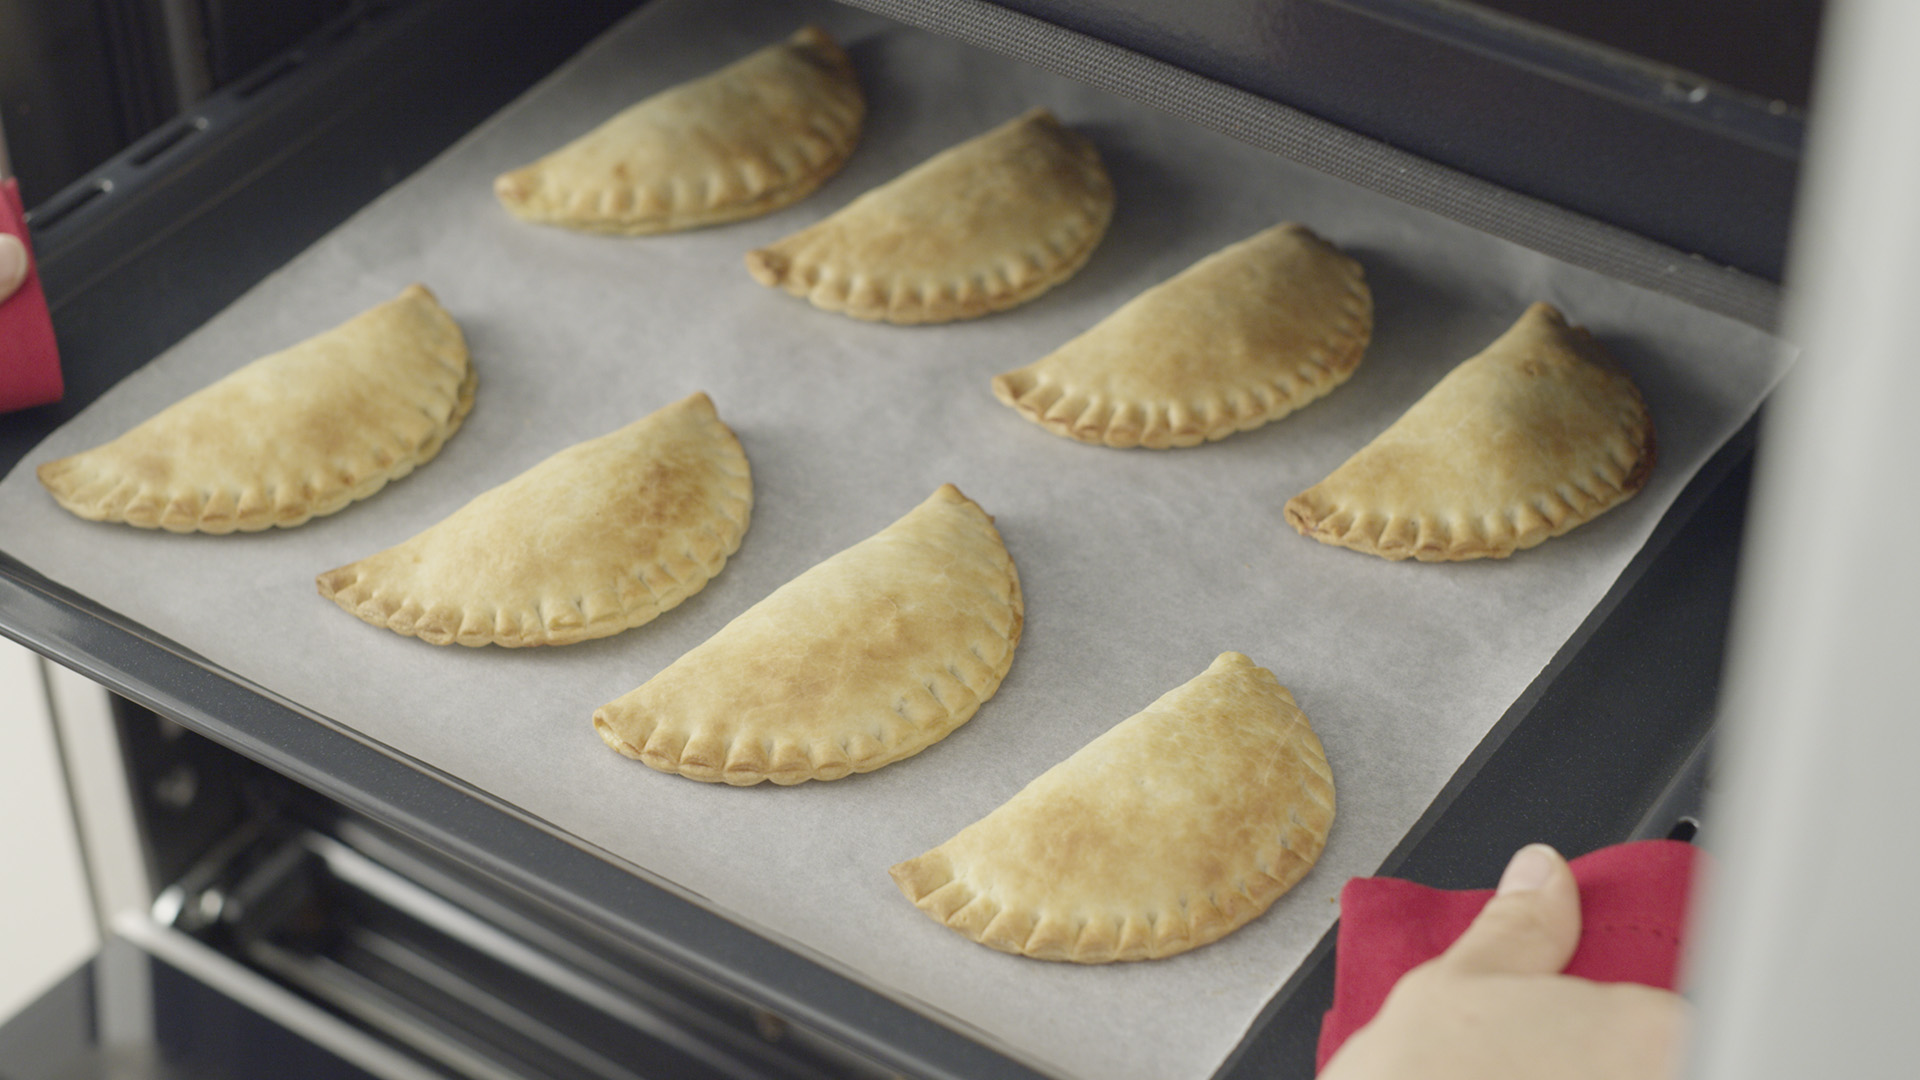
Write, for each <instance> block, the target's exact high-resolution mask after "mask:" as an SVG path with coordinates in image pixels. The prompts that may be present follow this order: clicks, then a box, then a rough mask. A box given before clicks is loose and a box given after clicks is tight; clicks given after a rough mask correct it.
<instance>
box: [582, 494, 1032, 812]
mask: <svg viewBox="0 0 1920 1080" xmlns="http://www.w3.org/2000/svg"><path fill="white" fill-rule="evenodd" d="M932 498H938V499H942V500H944V501H947V502H960V503H965V504H966V505H967V506H969V507H971V508H972V510H973V511H974V512H975V513H977V514H978V515H979V517H980V524H981V526H982V527H983V528H984V529H985V530H986V533H987V535H988V536H990V537H991V538H992V539H993V541H994V545H995V550H996V551H998V553H999V556H1000V562H1002V563H1003V564H1004V566H1005V570H1006V575H1007V586H1008V595H1007V599H1006V602H1005V607H1004V610H1003V612H1002V614H1003V615H1004V616H1005V619H1006V628H1005V629H1004V630H1002V629H1001V628H999V627H998V626H996V625H994V623H993V622H992V621H990V620H984V624H985V626H986V629H987V631H988V635H986V636H992V637H997V638H1000V639H1002V640H1004V641H1005V642H1006V648H1005V650H1004V651H1003V652H1002V654H1001V656H1000V659H999V661H998V662H997V663H994V662H989V661H988V660H987V659H986V658H985V657H982V656H981V655H980V654H979V652H978V650H977V649H976V650H974V652H973V657H974V659H976V660H978V661H979V662H980V664H981V666H982V667H983V668H984V669H985V670H986V671H987V672H988V674H987V676H986V677H984V678H982V677H980V676H978V675H977V674H976V675H975V677H973V678H968V676H967V674H966V672H965V670H964V669H963V668H961V667H960V666H959V665H955V664H953V663H952V662H951V661H949V663H948V665H947V666H946V667H945V668H944V669H941V670H940V671H939V672H938V673H937V674H943V675H945V676H946V677H947V678H949V679H951V680H953V682H955V683H957V684H958V685H959V686H961V687H963V688H965V689H966V691H967V694H966V696H965V697H964V698H959V699H958V700H956V702H955V703H954V704H948V702H947V701H946V700H945V699H943V698H942V697H941V696H940V695H939V694H938V693H935V692H933V685H935V682H936V675H935V674H934V673H923V674H925V675H926V678H927V679H928V680H929V686H928V694H927V698H926V699H925V700H924V701H921V702H919V704H920V705H922V706H924V705H925V701H932V702H933V703H934V704H935V705H936V706H937V707H938V708H937V710H927V713H926V715H924V716H922V717H920V718H916V717H915V716H912V715H909V711H908V707H907V706H906V705H903V704H898V703H896V705H895V708H894V712H895V713H896V714H897V715H898V717H899V719H900V721H901V724H900V726H897V727H893V728H889V729H887V730H885V731H883V733H882V734H883V735H885V736H887V741H882V740H880V739H875V738H873V737H872V736H870V735H867V734H865V733H862V732H856V733H854V734H852V735H849V736H848V737H847V738H846V739H845V740H843V741H842V742H841V744H840V745H839V746H837V747H830V748H829V750H837V751H838V752H837V753H831V754H828V755H825V756H816V754H815V753H814V747H813V746H811V745H808V746H801V745H799V744H797V743H795V742H792V741H788V742H785V743H781V744H779V745H776V746H772V747H768V746H766V745H763V744H761V743H759V742H753V741H748V740H744V739H737V738H729V739H728V740H726V741H725V742H722V743H717V744H714V745H711V746H702V747H701V748H699V750H698V751H697V756H694V755H690V754H689V752H688V751H689V747H690V746H691V745H692V740H691V739H689V740H688V741H687V742H676V739H677V738H678V733H677V732H671V731H669V730H668V729H666V728H664V727H660V726H655V727H654V728H652V729H651V730H650V731H649V732H648V733H647V737H646V738H644V739H643V740H641V741H640V743H639V745H635V744H634V742H633V741H631V740H628V739H626V738H624V737H622V736H621V735H620V734H619V732H617V731H616V730H614V725H613V721H612V719H611V718H610V712H609V710H611V709H614V708H615V707H617V706H618V704H619V703H618V702H617V701H616V702H611V703H609V704H607V705H603V706H601V707H600V708H598V709H595V710H594V713H593V729H594V731H596V732H598V733H599V735H600V738H601V740H602V741H604V742H605V743H606V744H607V746H608V747H610V748H612V749H613V750H615V751H617V752H619V753H620V754H621V755H623V756H625V757H629V758H632V759H634V760H635V761H639V762H642V763H644V764H646V765H647V766H648V767H650V768H653V769H656V770H658V771H660V772H664V773H675V774H678V775H680V776H684V777H686V778H687V779H689V780H700V781H703V782H706V783H724V784H727V785H730V786H733V787H750V786H752V785H754V784H758V783H761V782H763V781H769V780H770V781H772V782H773V783H775V784H777V785H779V786H781V787H790V786H792V785H795V784H800V783H804V782H806V781H808V780H839V779H842V778H844V777H846V776H848V775H850V774H853V773H865V772H872V771H873V770H875V769H878V768H881V767H882V766H885V765H891V764H893V763H894V762H896V761H902V760H905V759H906V758H910V757H912V756H914V755H915V754H918V753H919V752H920V751H922V750H925V749H926V748H927V747H929V746H932V745H933V744H935V743H937V742H939V741H941V740H942V739H944V738H946V737H947V736H948V735H950V734H952V733H953V732H954V731H956V730H958V729H959V727H960V726H961V725H962V724H965V723H966V722H967V721H968V720H971V719H972V718H973V716H974V714H975V713H977V712H978V711H979V710H980V706H981V705H983V704H985V703H986V702H987V701H988V700H990V699H991V698H992V697H993V695H994V694H995V693H997V692H998V691H999V689H1000V684H1001V683H1002V682H1003V681H1004V680H1005V679H1006V677H1007V672H1008V671H1010V670H1012V668H1013V654H1014V652H1015V651H1016V649H1017V648H1018V646H1019V644H1020V635H1021V632H1022V630H1023V628H1024V627H1025V625H1026V599H1025V596H1024V594H1023V593H1022V592H1021V590H1020V571H1019V568H1018V567H1016V566H1015V565H1014V562H1013V556H1012V555H1011V554H1010V553H1009V552H1008V551H1007V548H1006V541H1005V540H1004V539H1003V538H1002V537H1001V536H1000V531H999V530H998V529H996V528H995V527H994V524H993V515H991V514H988V513H987V512H986V511H985V510H983V509H981V508H980V505H979V504H978V503H976V502H974V501H973V500H972V499H969V498H967V497H966V496H965V495H964V494H962V493H961V492H960V489H959V488H957V487H955V486H954V485H952V484H942V485H941V486H940V488H939V489H938V490H936V491H935V492H934V494H933V496H932ZM803 573H804V572H803ZM749 610H751V609H749ZM902 730H905V731H911V732H912V733H913V737H912V738H897V736H899V735H900V733H901V731H902Z"/></svg>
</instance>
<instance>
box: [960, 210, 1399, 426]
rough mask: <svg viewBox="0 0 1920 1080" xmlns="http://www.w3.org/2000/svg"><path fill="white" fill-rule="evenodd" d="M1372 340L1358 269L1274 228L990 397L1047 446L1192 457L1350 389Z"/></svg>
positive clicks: (1300, 231) (1195, 268)
mask: <svg viewBox="0 0 1920 1080" xmlns="http://www.w3.org/2000/svg"><path fill="white" fill-rule="evenodd" d="M1372 334H1373V296H1372V294H1371V293H1370V292H1369V291H1368V290H1367V283H1366V279H1365V277H1364V275H1363V274H1362V273H1361V270H1360V264H1359V263H1357V262H1355V261H1354V260H1352V259H1350V258H1348V257H1346V256H1345V255H1342V254H1341V253H1340V251H1339V249H1338V248H1335V247H1334V246H1333V245H1332V244H1329V243H1327V242H1326V241H1325V240H1322V239H1320V238H1319V237H1318V236H1315V235H1314V234H1313V233H1312V232H1311V231H1310V230H1308V229H1307V228H1306V227H1305V226H1302V225H1295V224H1292V223H1288V224H1284V225H1276V226H1274V227H1273V228H1271V229H1268V230H1266V231H1265V232H1261V233H1258V234H1256V235H1254V236H1252V237H1250V238H1248V239H1246V240H1242V241H1240V242H1239V243H1237V244H1234V245H1232V246H1230V247H1227V248H1225V249H1223V250H1221V251H1218V252H1215V253H1214V254H1212V255H1209V256H1207V257H1206V258H1204V259H1202V260H1200V261H1199V262H1197V263H1195V264H1193V265H1192V266H1190V267H1188V268H1187V269H1186V270H1184V271H1182V272H1181V273H1180V274H1178V275H1177V276H1175V277H1173V278H1171V279H1169V280H1167V281H1164V282H1162V283H1160V284H1159V285H1156V286H1154V287H1153V288H1151V289H1148V290H1147V291H1146V292H1143V293H1141V294H1140V295H1139V296H1136V297H1134V298H1133V299H1132V300H1130V301H1128V302H1127V303H1126V305H1125V306H1123V307H1121V308H1120V310H1118V311H1116V312H1114V313H1113V314H1112V315H1109V316H1107V317H1106V318H1105V319H1102V320H1101V321H1100V322H1099V323H1098V324H1096V325H1095V326H1094V327H1093V329H1091V330H1088V331H1087V332H1086V333H1084V334H1081V335H1080V336H1079V337H1077V338H1074V339H1073V340H1072V341H1069V342H1067V343H1066V344H1065V345H1062V346H1061V347H1060V348H1059V349H1056V350H1055V351H1054V352H1053V353H1052V354H1050V355H1048V356H1046V357H1044V358H1043V359H1040V360H1037V361H1035V362H1034V363H1031V364H1028V365H1027V366H1026V367H1023V368H1020V369H1019V370H1017V371H1010V372H1007V373H1006V374H1004V375H999V376H995V378H994V380H993V393H994V396H996V397H998V398H999V399H1000V400H1001V401H1004V402H1006V403H1007V404H1008V405H1011V406H1013V407H1014V408H1015V409H1017V410H1019V412H1020V415H1021V416H1024V417H1026V418H1027V419H1029V420H1031V421H1033V422H1034V423H1036V424H1039V425H1040V426H1041V427H1043V428H1046V429H1047V430H1048V431H1051V432H1053V433H1054V434H1056V435H1065V436H1067V437H1068V438H1071V439H1078V440H1080V441H1081V442H1087V443H1104V444H1105V445H1107V446H1119V447H1128V446H1146V447H1151V448H1152V449H1155V450H1164V449H1166V448H1167V447H1170V446H1198V445H1200V444H1201V443H1202V442H1211V441H1213V440H1216V439H1224V438H1226V437H1227V436H1228V435H1231V434H1233V433H1234V432H1236V431H1246V430H1249V429H1251V428H1256V427H1259V426H1260V425H1261V424H1264V423H1266V422H1267V421H1269V420H1278V419H1280V418H1281V417H1283V416H1285V415H1287V414H1288V413H1290V412H1292V411H1293V410H1295V409H1297V408H1299V407H1301V406H1302V405H1305V404H1307V403H1308V402H1311V401H1313V400H1314V399H1316V398H1319V397H1321V396H1322V395H1324V394H1326V393H1327V392H1328V391H1330V390H1332V389H1333V388H1334V387H1336V386H1339V385H1340V384H1341V383H1343V382H1345V381H1347V377H1348V376H1349V375H1352V374H1353V369H1354V368H1355V367H1357V366H1359V363H1360V355H1361V354H1362V353H1363V352H1365V351H1366V348H1367V340H1368V339H1369V338H1370V337H1371V336H1372Z"/></svg>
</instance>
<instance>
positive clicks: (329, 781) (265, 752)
mask: <svg viewBox="0 0 1920 1080" xmlns="http://www.w3.org/2000/svg"><path fill="white" fill-rule="evenodd" d="M822 318H825V317H824V316H822ZM21 577H22V579H23V580H29V577H28V575H25V574H23V575H21ZM98 664H99V660H98V658H97V657H95V658H93V661H92V665H91V666H98ZM216 677H217V676H216ZM172 704H174V706H175V708H177V709H179V710H180V711H182V712H185V713H193V712H196V711H199V709H198V708H196V707H195V706H194V705H191V704H186V705H183V703H181V702H173V703H172ZM276 737H277V738H278V739H280V740H282V741H284V738H285V737H284V735H276ZM254 750H255V751H256V752H257V753H261V754H262V756H267V757H269V758H273V757H277V756H280V755H279V754H277V753H276V752H275V750H274V749H273V748H264V749H263V748H262V747H260V746H258V745H256V746H255V747H254ZM1469 771H1470V770H1469ZM322 773H325V770H322ZM296 774H298V770H296ZM315 779H316V782H317V783H319V784H320V786H323V787H333V786H338V783H339V780H338V778H337V777H335V776H332V775H330V774H329V775H322V776H319V777H316V778H315Z"/></svg>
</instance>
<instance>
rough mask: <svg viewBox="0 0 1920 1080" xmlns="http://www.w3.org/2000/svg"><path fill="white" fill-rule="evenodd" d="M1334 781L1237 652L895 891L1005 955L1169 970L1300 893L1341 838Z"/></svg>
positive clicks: (896, 873)
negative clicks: (1164, 962) (1170, 963)
mask: <svg viewBox="0 0 1920 1080" xmlns="http://www.w3.org/2000/svg"><path fill="white" fill-rule="evenodd" d="M1333 802H1334V795H1333V773H1332V771H1331V770H1329V769H1328V767H1327V758H1326V754H1325V752H1324V751H1323V750H1322V749H1321V746H1320V740H1319V738H1318V737H1316V736H1315V735H1314V733H1313V728H1312V726H1311V725H1309V724H1308V723H1307V718H1306V716H1305V714H1303V713H1302V712H1301V711H1300V708H1299V706H1297V705H1295V704H1294V700H1293V695H1292V694H1290V693H1288V692H1287V689H1286V687H1284V686H1281V685H1280V682H1279V680H1277V679H1275V678H1274V676H1273V673H1272V672H1270V671H1268V670H1267V669H1265V668H1263V667H1260V666H1258V665H1257V664H1255V663H1254V662H1253V661H1252V660H1249V659H1248V658H1247V657H1245V656H1243V655H1241V654H1240V653H1235V652H1229V653H1222V654H1220V656H1219V658H1218V659H1216V660H1214V662H1213V663H1212V665H1210V666H1209V667H1208V668H1207V670H1206V671H1204V672H1201V673H1200V674H1199V675H1198V676H1196V677H1194V678H1193V679H1192V680H1190V681H1188V682H1187V683H1186V684H1184V685H1182V686H1180V687H1178V688H1176V689H1174V690H1172V691H1169V692H1168V693H1167V694H1165V695H1163V696H1162V697H1161V698H1160V699H1159V700H1158V701H1155V702H1154V703H1153V704H1151V705H1149V706H1147V707H1146V708H1145V709H1143V710H1141V711H1140V712H1139V713H1136V714H1135V715H1133V716H1132V717H1130V718H1128V719H1127V720H1124V721H1122V722H1121V723H1119V724H1118V725H1116V726H1114V727H1113V728H1112V729H1111V730H1109V731H1108V732H1107V733H1106V734H1104V735H1101V736H1100V737H1099V738H1097V739H1095V740H1094V741H1092V742H1090V743H1088V744H1087V745H1086V746H1084V747H1081V748H1080V749H1079V750H1078V751H1076V752H1075V753H1074V754H1073V756H1072V757H1069V758H1067V760H1065V761H1063V762H1061V763H1060V764H1058V765H1055V766H1054V767H1053V768H1051V769H1048V770H1047V771H1046V772H1045V773H1042V774H1041V775H1040V776H1039V777H1038V778H1037V779H1035V780H1034V781H1033V782H1032V783H1030V784H1028V785H1027V786H1026V787H1025V788H1022V789H1021V790H1020V792H1019V794H1017V795H1015V796H1014V797H1013V798H1011V799H1008V800H1007V801H1006V802H1005V803H1002V804H1001V805H1000V806H999V807H998V808H997V809H995V810H994V811H993V812H992V813H989V814H988V815H987V816H986V817H983V818H981V819H980V820H979V821H976V822H974V823H973V824H972V825H969V826H967V827H966V828H965V829H962V830H960V832H959V833H958V834H957V835H955V836H954V837H953V839H951V840H948V841H947V842H946V843H944V844H941V845H940V846H939V847H936V848H934V849H933V850H932V851H929V852H927V853H926V854H924V855H921V856H919V857H918V858H914V859H908V860H907V861H906V862H903V863H899V864H897V865H896V866H894V867H893V868H892V870H891V871H890V873H891V874H892V875H893V880H894V883H895V884H897V885H899V886H900V891H901V892H902V893H904V894H906V897H907V899H908V900H911V901H913V903H914V904H915V905H916V906H918V907H919V908H920V910H922V911H924V912H926V913H927V914H928V915H929V916H931V917H932V918H933V919H934V920H935V921H936V922H939V923H941V924H943V925H945V926H948V927H951V928H952V929H954V930H957V931H959V932H960V933H961V934H964V935H965V936H967V937H968V938H971V939H972V940H974V941H977V942H979V943H981V944H982V945H986V946H989V947H991V948H994V949H998V950H1000V951H1001V952H1010V953H1017V954H1019V955H1022V956H1031V957H1035V958H1038V959H1042V960H1070V961H1073V962H1074V963H1080V964H1104V963H1109V962H1112V961H1116V960H1149V959H1158V958H1161V957H1167V956H1173V955H1175V954H1176V953H1182V952H1186V951H1187V950H1188V949H1193V948H1197V947H1199V946H1201V945H1205V944H1207V943H1209V942H1212V941H1216V940H1218V939H1219V938H1221V937H1223V936H1225V935H1226V934H1228V933H1230V932H1232V931H1233V930H1235V929H1238V928H1239V927H1241V926H1244V925H1246V923H1248V922H1249V921H1251V920H1252V919H1253V918H1254V917H1256V916H1258V915H1259V914H1260V913H1262V912H1264V911H1266V910H1267V908H1268V907H1269V906H1271V905H1272V904H1273V902H1274V901H1275V900H1276V899H1278V898H1279V897H1280V896H1281V894H1283V893H1285V892H1286V891H1287V890H1288V889H1290V888H1292V887H1293V886H1294V884H1295V883H1297V882H1298V881H1299V880H1300V879H1301V878H1302V877H1304V876H1305V875H1306V873H1307V871H1308V870H1310V869H1311V868H1312V867H1313V864H1314V862H1315V861H1316V860H1317V859H1319V857H1320V852H1321V850H1322V849H1323V848H1325V846H1326V842H1327V833H1328V830H1330V829H1331V828H1332V827H1333Z"/></svg>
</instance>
